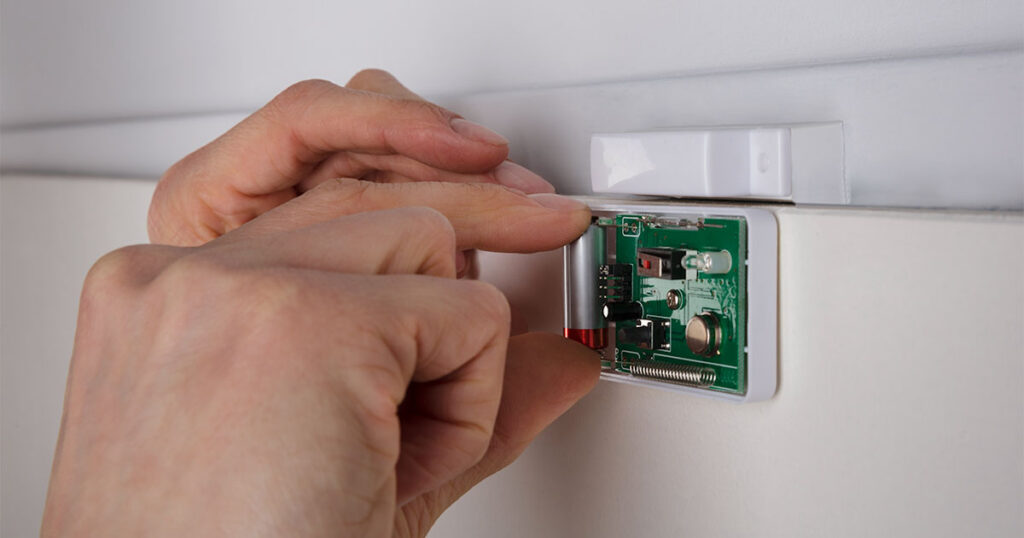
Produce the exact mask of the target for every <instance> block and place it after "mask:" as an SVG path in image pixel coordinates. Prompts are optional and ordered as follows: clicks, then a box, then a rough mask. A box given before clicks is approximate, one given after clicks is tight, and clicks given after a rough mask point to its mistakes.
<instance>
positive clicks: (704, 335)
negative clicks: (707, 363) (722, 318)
mask: <svg viewBox="0 0 1024 538" xmlns="http://www.w3.org/2000/svg"><path fill="white" fill-rule="evenodd" d="M721 343H722V326H721V324H720V323H719V322H718V316H716V315H715V314H714V313H713V312H701V313H700V314H697V315H696V316H693V317H692V318H690V321H688V322H686V347H688V348H690V351H692V352H694V353H696V354H698V355H703V356H705V357H713V356H715V355H716V354H717V353H718V347H719V346H720V345H721Z"/></svg>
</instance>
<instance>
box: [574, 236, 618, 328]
mask: <svg viewBox="0 0 1024 538" xmlns="http://www.w3.org/2000/svg"><path fill="white" fill-rule="evenodd" d="M606 248H607V246H606V238H605V231H604V228H601V227H600V226H597V225H591V226H590V227H589V228H587V231H586V232H584V234H583V235H582V236H580V237H579V239H577V240H575V241H573V242H572V243H569V244H568V245H566V246H565V247H564V248H563V253H564V257H565V259H564V263H563V267H564V268H565V269H564V275H565V291H564V295H565V320H564V321H565V328H566V329H603V328H605V327H607V326H608V323H607V322H606V321H605V319H604V314H603V312H602V311H601V306H602V302H601V296H602V295H603V294H602V293H601V290H600V288H599V282H600V279H599V274H598V272H599V271H600V268H601V265H602V264H604V263H606V257H605V255H606V252H605V250H606Z"/></svg>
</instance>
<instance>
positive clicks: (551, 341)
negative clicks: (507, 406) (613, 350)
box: [509, 333, 601, 419]
mask: <svg viewBox="0 0 1024 538" xmlns="http://www.w3.org/2000/svg"><path fill="white" fill-rule="evenodd" d="M509 347H510V349H509V355H510V356H513V357H518V358H522V359H523V360H518V361H517V362H516V365H517V366H520V367H522V366H524V365H529V366H528V367H529V368H530V370H531V372H530V373H531V375H530V377H531V378H533V379H535V380H536V382H537V386H539V387H542V388H543V390H544V393H543V395H542V396H543V397H544V399H545V400H547V401H550V402H552V405H553V406H554V407H555V408H556V409H558V411H557V412H558V414H561V413H562V412H564V411H565V410H566V409H568V407H569V406H570V405H572V404H573V403H575V402H576V401H577V400H579V399H580V398H582V397H583V396H585V395H586V394H587V393H588V392H590V390H591V389H593V388H594V385H596V384H597V380H598V378H599V377H600V373H601V356H600V355H598V354H597V353H596V352H595V351H594V350H592V349H590V348H588V347H586V346H584V345H581V344H579V343H578V342H574V341H572V340H568V339H566V338H563V337H562V336H560V335H557V334H551V333H529V334H524V335H520V336H515V337H512V339H511V340H510V342H509ZM525 357H530V359H525ZM538 396H540V395H538ZM552 419H553V417H552Z"/></svg>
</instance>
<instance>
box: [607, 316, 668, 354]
mask: <svg viewBox="0 0 1024 538" xmlns="http://www.w3.org/2000/svg"><path fill="white" fill-rule="evenodd" d="M670 326H671V325H670V323H669V320H667V319H655V320H650V319H641V320H638V321H637V324H636V325H635V326H624V327H619V328H618V330H617V331H616V332H615V339H616V342H615V345H619V344H628V345H631V346H636V347H638V348H641V349H651V350H654V349H670V348H671V344H670V341H669V327H670Z"/></svg>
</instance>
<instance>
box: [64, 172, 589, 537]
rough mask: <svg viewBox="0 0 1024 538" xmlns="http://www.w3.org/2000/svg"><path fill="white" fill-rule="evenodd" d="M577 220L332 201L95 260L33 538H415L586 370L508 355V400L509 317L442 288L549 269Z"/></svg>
mask: <svg viewBox="0 0 1024 538" xmlns="http://www.w3.org/2000/svg"><path fill="white" fill-rule="evenodd" d="M545 205H547V206H548V207H545ZM411 206H430V207H433V208H435V209H436V210H437V211H439V212H440V213H441V215H443V216H444V219H440V218H438V216H437V214H436V213H431V212H430V211H429V210H424V209H412V208H411ZM388 208H392V209H391V210H390V211H386V212H384V213H380V212H376V213H365V212H366V211H375V210H386V209H388ZM393 208H404V209H393ZM410 212H411V213H410ZM424 212H425V213H424ZM587 217H588V214H587V212H586V210H585V208H583V207H582V206H580V205H579V204H573V203H571V202H569V201H567V200H565V199H562V198H559V197H555V196H553V195H541V196H536V197H532V198H530V197H525V196H522V195H521V194H518V193H515V192H512V191H509V190H507V189H504V188H501V187H498V186H495V185H476V186H473V185H452V184H441V183H433V184H428V183H419V184H411V183H410V184H372V183H367V182H360V181H354V180H341V181H327V182H326V183H325V184H324V185H323V186H321V187H320V188H318V189H314V190H313V191H312V192H309V193H307V194H305V195H303V196H301V197H298V198H296V199H295V200H293V201H291V202H289V203H286V204H284V205H283V206H281V207H279V208H277V209H276V210H274V211H270V212H269V213H267V214H266V215H263V216H262V217H260V218H257V219H256V220H253V221H252V222H250V223H249V224H247V225H245V226H243V227H242V228H241V229H238V230H236V231H235V232H233V233H230V234H228V235H226V236H224V237H223V238H221V239H219V240H216V241H213V242H210V243H208V244H206V245H204V246H202V247H198V248H188V249H183V248H174V247H167V246H150V247H132V248H131V249H128V250H125V251H120V252H118V253H115V254H114V255H112V256H110V257H108V258H106V259H104V260H102V261H101V262H100V263H98V264H97V266H96V267H95V268H94V270H93V271H92V273H91V274H90V277H89V279H88V281H87V284H86V289H85V292H84V293H83V301H82V310H81V312H80V321H79V332H78V335H77V337H76V347H75V354H74V357H73V360H72V371H71V375H70V376H69V384H68V392H67V398H66V402H65V418H64V423H63V427H62V433H61V440H60V442H59V448H58V453H57V456H56V458H55V464H54V473H53V477H52V480H51V489H50V493H49V496H48V502H47V513H46V518H45V521H44V534H47V535H57V534H69V533H76V534H81V533H85V534H90V533H96V532H103V533H106V534H127V533H137V532H136V531H145V532H147V533H150V534H152V533H157V532H163V533H167V534H172V533H173V534H184V533H215V532H220V533H245V534H253V533H255V532H275V533H288V534H300V533H301V534H315V533H319V532H321V531H323V532H331V533H336V534H337V533H344V534H352V535H381V534H387V529H388V528H392V529H393V532H394V533H395V534H396V535H402V536H416V535H422V534H424V533H425V532H426V530H427V529H428V528H429V526H430V525H431V523H432V522H433V520H434V519H435V518H436V517H437V516H438V515H439V514H440V512H441V511H442V510H444V508H446V507H447V506H448V505H449V504H450V503H451V502H453V501H454V500H455V499H457V498H458V496H460V495H461V494H462V493H463V492H465V491H466V490H467V489H468V488H469V487H471V486H472V485H474V484H475V483H476V482H478V481H479V480H481V479H482V478H484V477H486V476H487V475H489V474H491V473H493V472H495V471H497V470H498V469H500V468H501V467H503V466H504V465H506V464H507V463H509V462H511V461H512V459H514V458H515V456H516V455H518V454H519V452H521V451H522V449H523V448H525V446H526V445H527V444H528V442H529V441H530V440H531V439H532V438H533V437H534V436H535V435H536V434H537V433H539V431H540V430H541V429H543V427H545V426H546V425H547V424H548V423H550V422H551V421H552V420H554V418H556V417H557V416H558V415H560V414H561V413H562V412H564V410H565V409H567V408H568V407H569V406H570V405H571V404H572V403H573V402H575V401H576V400H577V399H578V398H579V397H581V396H582V394H584V393H585V392H586V391H587V390H589V388H590V387H591V386H592V385H593V383H594V381H595V380H596V372H597V369H598V363H597V361H596V359H595V358H594V356H593V355H592V353H591V352H590V351H589V350H586V349H584V348H582V347H581V346H578V345H576V344H574V343H572V342H568V341H565V340H563V339H561V338H558V337H556V336H552V335H522V336H517V337H513V338H512V339H511V340H508V341H507V342H508V354H507V357H508V360H507V362H505V364H504V379H503V380H502V378H501V370H502V366H501V363H502V361H503V360H504V356H505V355H504V352H503V350H504V349H505V345H504V343H505V342H506V339H507V319H505V312H506V310H505V309H504V302H503V301H504V300H503V299H502V298H501V297H500V294H497V293H496V292H494V291H493V289H492V288H489V287H488V286H487V285H485V284H479V283H470V282H458V281H454V280H451V278H450V277H451V276H452V275H453V273H454V262H453V261H450V260H452V258H453V252H456V251H459V250H462V249H468V248H476V247H480V248H485V249H490V250H505V251H515V252H526V251H532V250H543V249H549V248H554V247H557V246H559V245H560V244H562V243H564V242H566V241H568V240H570V239H572V238H573V237H575V236H576V235H578V234H579V233H580V232H581V231H582V230H583V228H584V227H585V226H586V224H587V222H588V218H587ZM431 219H433V223H431ZM442 221H446V222H447V223H448V224H447V226H448V228H446V227H445V225H444V223H443V222H442ZM198 229H199V230H202V229H203V228H198ZM442 229H443V230H442ZM435 232H446V233H435ZM439 237H440V238H447V242H445V240H443V239H442V240H441V241H440V243H441V244H440V245H439V244H438V243H437V241H438V238H439ZM432 241H433V242H432ZM353 252H358V253H359V255H358V256H353V255H352V253H353ZM446 260H448V261H446ZM378 273H381V274H378ZM405 273H416V275H406V274H405ZM464 285H465V286H468V287H464ZM465 328H472V331H465V330H462V329H465ZM431 338H433V339H431ZM431 344H433V345H431ZM495 363H497V364H498V366H495ZM382 364H383V366H382ZM367 380H369V381H367ZM499 387H503V388H499ZM396 395H397V396H396ZM499 398H500V409H499V410H498V413H497V416H496V418H495V417H494V414H493V413H494V410H495V409H496V408H498V407H499V404H498V403H497V402H498V400H499ZM466 401H468V402H469V403H468V404H464V402H466ZM346 402H348V403H347V404H346ZM399 402H402V403H401V404H400V403H399ZM368 410H369V411H371V412H367V411H368ZM375 443H379V444H375ZM481 453H483V456H482V457H481V456H480V454H481ZM478 459H479V461H477V460H478ZM474 462H475V463H474ZM374 480H377V481H376V482H375V481H374ZM104 525H105V526H104ZM154 525H156V526H154ZM90 529H91V531H92V532H90ZM76 531H77V532H76Z"/></svg>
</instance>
